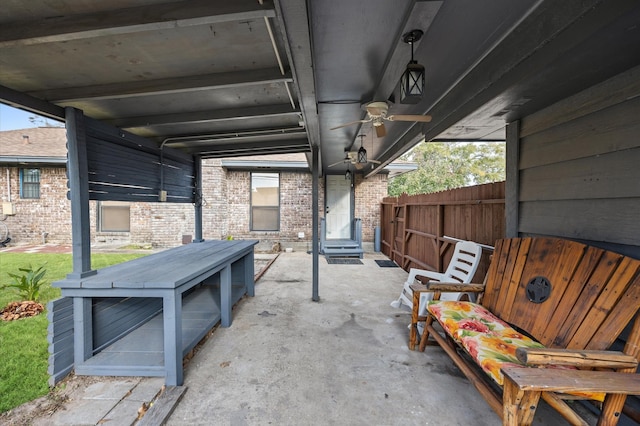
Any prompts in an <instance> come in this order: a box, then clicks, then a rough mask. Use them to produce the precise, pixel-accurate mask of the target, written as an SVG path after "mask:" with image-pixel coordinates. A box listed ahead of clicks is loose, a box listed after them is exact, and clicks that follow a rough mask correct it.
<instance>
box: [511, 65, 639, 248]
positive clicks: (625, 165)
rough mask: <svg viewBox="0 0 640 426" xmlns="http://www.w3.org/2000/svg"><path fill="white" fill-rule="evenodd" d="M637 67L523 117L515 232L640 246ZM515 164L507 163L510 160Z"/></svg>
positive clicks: (630, 246) (620, 245) (629, 246)
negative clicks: (516, 230)
mask: <svg viewBox="0 0 640 426" xmlns="http://www.w3.org/2000/svg"><path fill="white" fill-rule="evenodd" d="M639 78H640V68H638V69H632V70H630V71H628V72H626V73H623V74H621V75H618V76H616V77H614V78H613V79H611V80H609V81H605V82H603V83H601V84H600V85H598V86H595V87H593V88H591V89H589V90H586V91H584V92H582V93H579V94H577V95H575V96H573V97H570V98H567V99H564V100H562V101H560V102H558V103H557V104H554V105H552V106H550V107H548V108H546V109H544V110H541V111H538V112H537V113H535V114H533V115H531V116H528V117H525V118H523V119H522V120H521V126H520V140H519V146H518V176H517V177H518V191H517V193H518V199H517V215H518V219H517V222H518V225H517V229H518V233H519V235H552V236H558V237H564V238H570V239H577V240H582V241H585V242H588V243H590V244H593V245H598V246H601V247H605V248H609V249H611V248H613V249H615V250H616V251H621V252H623V253H625V254H628V255H631V256H633V255H637V253H638V251H639V248H640V220H639V219H640V208H639V207H640V166H639V165H640V84H638V80H639ZM512 161H513V160H512Z"/></svg>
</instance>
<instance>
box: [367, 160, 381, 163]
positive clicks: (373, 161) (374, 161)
mask: <svg viewBox="0 0 640 426" xmlns="http://www.w3.org/2000/svg"><path fill="white" fill-rule="evenodd" d="M369 163H374V164H382V161H378V160H369Z"/></svg>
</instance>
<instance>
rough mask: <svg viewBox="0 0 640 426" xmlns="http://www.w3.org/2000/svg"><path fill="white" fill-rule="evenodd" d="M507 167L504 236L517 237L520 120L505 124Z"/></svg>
mask: <svg viewBox="0 0 640 426" xmlns="http://www.w3.org/2000/svg"><path fill="white" fill-rule="evenodd" d="M506 148H507V155H506V156H507V158H506V160H507V167H506V182H505V222H506V226H505V237H507V238H516V237H518V227H519V225H518V214H519V208H520V194H519V188H520V169H519V167H518V166H519V162H520V121H513V122H511V123H509V124H508V125H507V144H506Z"/></svg>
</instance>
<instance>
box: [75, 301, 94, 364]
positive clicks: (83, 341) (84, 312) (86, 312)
mask: <svg viewBox="0 0 640 426" xmlns="http://www.w3.org/2000/svg"><path fill="white" fill-rule="evenodd" d="M91 305H92V303H91V298H89V297H74V298H73V330H74V331H73V361H74V364H75V365H80V364H82V363H83V362H85V361H86V360H87V359H89V358H91V357H92V356H93V316H92V309H91Z"/></svg>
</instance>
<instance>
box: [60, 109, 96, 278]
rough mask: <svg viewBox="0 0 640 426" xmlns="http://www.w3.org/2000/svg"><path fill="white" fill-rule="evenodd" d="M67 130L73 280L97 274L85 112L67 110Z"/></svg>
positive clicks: (70, 276) (71, 274) (71, 275)
mask: <svg viewBox="0 0 640 426" xmlns="http://www.w3.org/2000/svg"><path fill="white" fill-rule="evenodd" d="M65 118H66V128H67V151H68V154H67V173H68V174H69V192H68V194H69V199H70V200H71V240H72V253H73V272H72V273H70V274H69V275H68V277H69V278H83V277H86V276H89V275H93V274H95V273H96V271H92V270H91V228H90V226H89V223H90V222H89V170H88V165H87V139H86V132H85V126H84V114H83V113H82V111H80V110H78V109H75V108H72V107H67V108H65Z"/></svg>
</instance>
